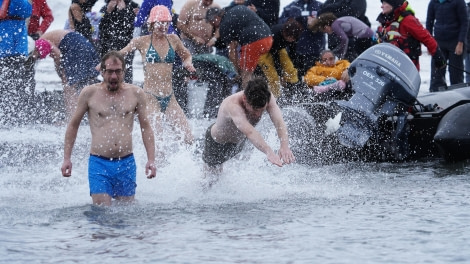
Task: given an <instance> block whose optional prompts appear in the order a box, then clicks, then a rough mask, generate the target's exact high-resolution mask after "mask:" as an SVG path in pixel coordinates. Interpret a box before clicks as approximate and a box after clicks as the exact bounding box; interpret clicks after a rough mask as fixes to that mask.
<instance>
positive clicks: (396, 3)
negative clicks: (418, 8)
mask: <svg viewBox="0 0 470 264" xmlns="http://www.w3.org/2000/svg"><path fill="white" fill-rule="evenodd" d="M380 2H382V3H383V2H385V3H387V4H389V5H391V6H393V9H395V8H398V7H400V6H402V5H403V3H404V2H405V0H380Z"/></svg>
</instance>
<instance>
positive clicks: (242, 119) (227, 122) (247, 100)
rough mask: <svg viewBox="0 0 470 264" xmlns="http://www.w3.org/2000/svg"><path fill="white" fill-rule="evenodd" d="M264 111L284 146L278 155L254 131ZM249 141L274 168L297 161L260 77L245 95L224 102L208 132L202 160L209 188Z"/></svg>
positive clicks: (282, 121)
mask: <svg viewBox="0 0 470 264" xmlns="http://www.w3.org/2000/svg"><path fill="white" fill-rule="evenodd" d="M265 111H266V112H267V113H268V114H269V116H270V118H271V121H272V122H273V123H274V127H275V128H276V131H277V135H278V137H279V141H280V144H281V145H280V149H279V152H278V154H276V153H275V152H274V151H273V150H272V149H271V147H270V146H269V145H268V144H267V143H266V141H265V140H264V139H263V137H262V136H261V134H260V133H259V132H258V131H257V130H256V129H255V126H256V124H258V122H259V121H260V120H261V117H262V115H263V113H264V112H265ZM246 139H248V140H250V142H251V143H253V145H254V146H255V147H256V148H257V149H259V150H260V151H262V152H263V153H265V154H266V156H267V159H268V160H269V162H271V163H272V164H274V165H277V166H279V167H282V166H283V165H284V164H290V163H292V162H294V161H295V158H294V154H292V151H291V149H290V148H289V136H288V133H287V127H286V124H285V123H284V120H283V118H282V112H281V109H279V106H278V105H277V104H276V100H275V98H274V96H273V95H272V94H271V92H270V91H269V89H268V84H267V83H266V81H264V80H263V79H261V78H259V77H258V78H255V79H252V80H250V81H249V82H248V84H247V87H246V88H245V89H244V90H243V91H240V92H237V93H235V94H232V95H230V96H229V97H227V98H225V99H224V100H223V102H222V104H221V105H220V108H219V113H218V114H217V119H216V121H215V123H214V124H212V125H210V126H209V128H208V129H207V131H206V138H205V146H204V152H203V154H202V159H203V161H204V177H205V178H206V180H207V181H208V182H207V185H208V187H210V186H211V185H212V184H214V183H215V182H217V180H218V177H219V175H220V174H221V173H222V169H223V167H222V166H223V163H224V162H225V161H227V160H229V159H231V158H232V157H234V156H235V155H237V154H238V153H239V152H240V151H241V150H242V148H243V145H244V143H245V141H246Z"/></svg>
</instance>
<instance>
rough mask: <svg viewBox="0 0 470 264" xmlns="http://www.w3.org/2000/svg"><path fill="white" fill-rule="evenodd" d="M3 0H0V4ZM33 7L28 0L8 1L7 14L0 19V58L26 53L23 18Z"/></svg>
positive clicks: (26, 44)
mask: <svg viewBox="0 0 470 264" xmlns="http://www.w3.org/2000/svg"><path fill="white" fill-rule="evenodd" d="M2 3H3V0H0V5H1V4H2ZM32 11H33V7H32V6H31V4H30V3H29V2H28V0H13V1H10V7H9V8H8V16H9V17H13V19H11V18H7V19H5V20H0V58H5V57H10V56H18V55H24V56H27V55H28V30H27V28H26V23H25V19H26V18H28V17H30V16H31V13H32Z"/></svg>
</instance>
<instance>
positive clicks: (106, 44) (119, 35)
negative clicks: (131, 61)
mask: <svg viewBox="0 0 470 264" xmlns="http://www.w3.org/2000/svg"><path fill="white" fill-rule="evenodd" d="M101 11H102V12H103V13H104V15H103V18H102V19H101V21H100V30H99V32H100V44H101V52H100V54H101V56H103V55H104V54H106V53H107V52H108V51H110V50H120V49H122V48H124V47H125V46H127V44H129V42H130V41H131V39H132V35H133V32H134V19H135V13H134V5H133V4H132V2H131V1H126V8H124V9H122V10H118V9H117V8H115V9H114V10H113V11H112V12H110V13H108V12H106V6H104V7H103V8H102V9H101Z"/></svg>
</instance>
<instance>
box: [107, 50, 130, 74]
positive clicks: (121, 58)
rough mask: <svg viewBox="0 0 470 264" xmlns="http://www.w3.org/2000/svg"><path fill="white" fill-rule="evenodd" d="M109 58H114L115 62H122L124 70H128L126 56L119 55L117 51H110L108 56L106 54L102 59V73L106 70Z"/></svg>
mask: <svg viewBox="0 0 470 264" xmlns="http://www.w3.org/2000/svg"><path fill="white" fill-rule="evenodd" d="M109 58H114V60H116V59H118V60H120V61H121V65H122V69H123V70H124V69H125V68H126V60H125V59H124V56H122V55H121V53H119V52H118V51H116V50H111V51H108V52H107V53H106V54H104V56H103V57H101V70H102V71H104V70H106V61H107V60H108V59H109Z"/></svg>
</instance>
